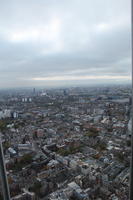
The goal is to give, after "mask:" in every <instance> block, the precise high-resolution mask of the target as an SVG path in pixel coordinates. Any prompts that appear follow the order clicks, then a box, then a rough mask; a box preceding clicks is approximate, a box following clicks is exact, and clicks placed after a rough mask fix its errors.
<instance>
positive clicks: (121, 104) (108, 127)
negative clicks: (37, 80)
mask: <svg viewBox="0 0 133 200" xmlns="http://www.w3.org/2000/svg"><path fill="white" fill-rule="evenodd" d="M131 103H132V102H131V87H130V86H108V87H105V86H103V87H100V86H99V87H89V88H87V87H85V88H81V87H72V88H66V89H62V88H61V89H45V90H39V89H36V88H35V89H31V90H30V89H29V90H28V89H27V90H26V89H25V90H9V91H8V90H7V91H4V90H1V91H0V134H1V140H2V144H3V151H4V156H5V165H6V170H7V178H8V183H9V188H10V194H11V199H12V200H41V199H42V200H94V199H95V200H128V199H129V175H130V156H131ZM0 199H3V198H2V186H1V184H0Z"/></svg>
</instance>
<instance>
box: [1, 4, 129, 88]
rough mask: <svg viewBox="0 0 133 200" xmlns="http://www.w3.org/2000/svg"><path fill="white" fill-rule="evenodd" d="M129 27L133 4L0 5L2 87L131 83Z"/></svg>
mask: <svg viewBox="0 0 133 200" xmlns="http://www.w3.org/2000/svg"><path fill="white" fill-rule="evenodd" d="M130 26H131V22H130V0H126V1H125V0H117V1H116V0H110V1H109V0H100V1H99V0H93V1H92V0H49V1H47V0H43V1H42V0H38V1H36V0H28V1H27V0H23V1H18V0H12V1H10V0H5V1H0V44H1V45H0V86H1V87H16V86H32V85H34V86H39V85H47V86H52V84H53V85H55V84H56V85H57V86H58V85H59V86H60V85H61V84H62V81H63V82H64V81H66V82H67V81H69V85H70V82H71V83H73V81H74V84H76V82H78V84H79V83H81V82H82V81H84V80H85V83H86V84H87V83H88V84H89V83H90V82H92V79H93V80H97V82H99V81H100V82H101V83H102V80H103V82H104V83H105V82H106V81H108V80H109V81H110V82H114V80H115V79H116V81H117V82H118V81H120V82H124V81H126V82H128V81H130V80H131V55H130V54H131V50H130V49H131V47H130V40H131V33H130V32H131V27H130ZM63 77H64V79H63ZM112 80H113V81H112ZM75 81H76V82H75ZM64 85H65V84H64ZM66 85H67V83H66Z"/></svg>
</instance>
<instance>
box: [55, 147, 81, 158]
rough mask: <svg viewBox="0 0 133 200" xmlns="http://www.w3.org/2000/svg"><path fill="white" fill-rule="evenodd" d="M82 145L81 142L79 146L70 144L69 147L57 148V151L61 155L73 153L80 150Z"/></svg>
mask: <svg viewBox="0 0 133 200" xmlns="http://www.w3.org/2000/svg"><path fill="white" fill-rule="evenodd" d="M82 147H83V145H82V144H81V145H80V146H79V147H73V146H71V147H70V148H69V149H59V150H58V151H57V153H58V154H60V155H62V156H68V155H69V154H75V153H77V152H80V151H81V150H82Z"/></svg>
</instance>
